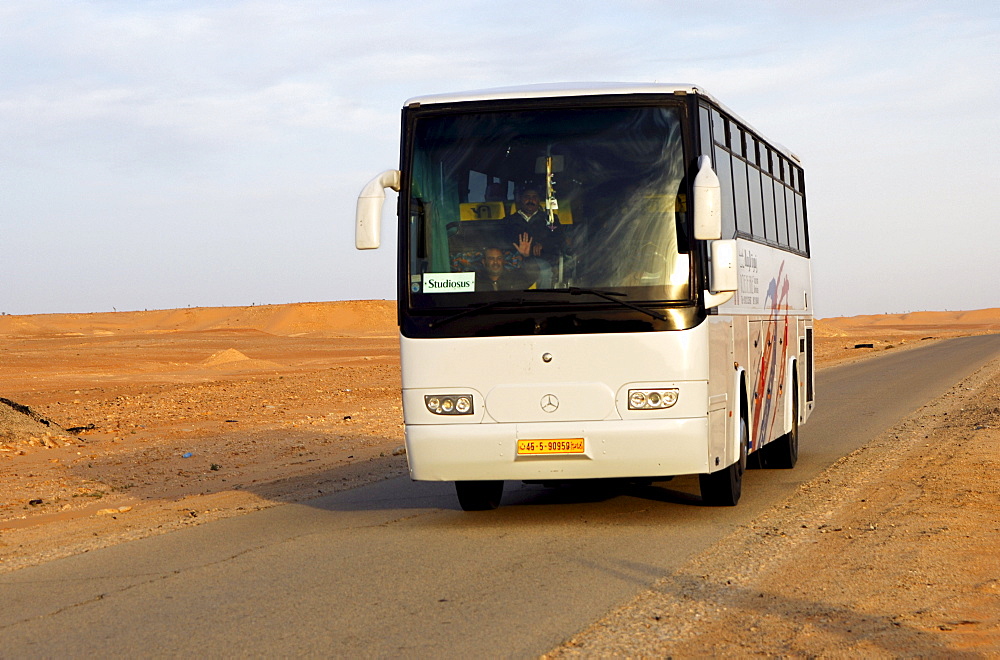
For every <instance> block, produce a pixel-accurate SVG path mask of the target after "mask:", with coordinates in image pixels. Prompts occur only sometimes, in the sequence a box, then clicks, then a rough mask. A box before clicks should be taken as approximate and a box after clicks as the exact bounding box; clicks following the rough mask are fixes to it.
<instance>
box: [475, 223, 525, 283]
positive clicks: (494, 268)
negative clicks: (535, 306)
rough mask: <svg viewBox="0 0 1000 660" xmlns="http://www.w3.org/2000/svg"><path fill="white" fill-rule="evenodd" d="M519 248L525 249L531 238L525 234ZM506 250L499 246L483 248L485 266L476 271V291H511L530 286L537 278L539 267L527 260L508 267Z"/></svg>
mask: <svg viewBox="0 0 1000 660" xmlns="http://www.w3.org/2000/svg"><path fill="white" fill-rule="evenodd" d="M523 238H524V240H523V241H522V242H521V243H520V245H521V247H519V248H518V251H519V252H520V251H521V249H522V248H524V249H525V250H527V249H528V247H529V246H530V244H531V239H530V238H529V237H528V236H527V235H526V234H525V235H524V237H523ZM506 261H507V260H506V259H505V258H504V251H503V250H502V249H500V248H498V247H489V248H486V249H485V250H483V267H482V269H481V270H479V271H478V272H477V273H476V291H511V290H521V291H523V290H524V289H527V288H529V287H530V286H531V285H532V284H534V283H535V280H536V279H537V268H535V267H534V266H533V264H531V263H529V262H528V261H527V260H522V262H521V266H520V267H512V268H508V267H507V264H506Z"/></svg>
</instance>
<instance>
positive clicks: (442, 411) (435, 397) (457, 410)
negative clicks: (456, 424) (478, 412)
mask: <svg viewBox="0 0 1000 660" xmlns="http://www.w3.org/2000/svg"><path fill="white" fill-rule="evenodd" d="M424 405H425V406H427V410H429V411H431V412H432V413H434V414H435V415H471V414H472V413H473V408H474V406H473V405H472V395H471V394H428V395H425V396H424Z"/></svg>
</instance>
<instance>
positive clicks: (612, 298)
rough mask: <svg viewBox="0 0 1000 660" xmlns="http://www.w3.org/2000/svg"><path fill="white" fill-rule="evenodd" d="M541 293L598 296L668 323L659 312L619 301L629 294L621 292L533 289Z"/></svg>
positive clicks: (572, 288)
mask: <svg viewBox="0 0 1000 660" xmlns="http://www.w3.org/2000/svg"><path fill="white" fill-rule="evenodd" d="M532 291H536V292H539V293H568V294H569V295H571V296H581V295H583V294H590V295H592V296H597V297H598V298H604V299H605V300H610V301H611V302H613V303H616V304H618V305H621V306H622V307H628V308H629V309H634V310H636V311H638V312H642V313H643V314H648V315H649V316H652V317H653V318H654V319H656V320H658V321H666V320H667V317H666V316H664V315H663V314H660V313H659V312H654V311H653V310H651V309H646V308H645V307H640V306H639V305H634V304H632V303H630V302H628V301H627V300H619V299H618V297H621V296H626V295H628V294H625V293H622V292H620V291H602V290H601V289H582V288H580V287H576V286H571V287H569V288H568V289H532Z"/></svg>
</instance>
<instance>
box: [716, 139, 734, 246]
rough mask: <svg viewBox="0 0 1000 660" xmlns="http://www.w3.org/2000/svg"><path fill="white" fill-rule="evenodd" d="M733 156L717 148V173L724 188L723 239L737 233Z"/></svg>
mask: <svg viewBox="0 0 1000 660" xmlns="http://www.w3.org/2000/svg"><path fill="white" fill-rule="evenodd" d="M731 161H732V156H730V155H729V152H728V151H726V150H725V149H723V148H722V147H720V146H718V145H716V147H715V173H716V174H718V175H719V185H720V186H721V187H722V237H723V238H731V237H732V236H733V235H734V234H735V233H736V216H735V213H734V209H733V170H732V164H731Z"/></svg>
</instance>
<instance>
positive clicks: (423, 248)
mask: <svg viewBox="0 0 1000 660" xmlns="http://www.w3.org/2000/svg"><path fill="white" fill-rule="evenodd" d="M410 127H411V130H412V133H411V136H412V139H411V141H410V153H409V170H410V180H409V192H408V199H407V200H406V201H407V204H408V207H407V208H408V215H407V218H408V220H407V223H406V225H407V227H406V232H405V237H404V240H405V247H404V250H405V251H406V255H407V261H408V274H409V280H408V285H409V307H410V308H411V309H413V310H419V309H421V308H439V309H440V308H464V307H469V306H473V305H482V304H485V303H495V302H496V301H503V300H507V299H509V300H521V299H531V298H533V297H537V298H545V299H549V300H552V299H553V295H552V294H553V290H561V289H566V290H568V289H574V290H579V289H590V290H598V291H601V292H605V293H608V292H611V293H612V294H613V295H614V296H620V297H621V298H622V299H627V300H628V301H631V302H633V303H634V302H636V301H640V302H663V303H677V302H686V301H688V300H689V299H690V297H691V289H692V287H691V286H690V279H691V263H690V259H689V255H688V253H687V252H688V248H687V245H686V244H687V239H686V238H685V233H684V232H685V229H684V228H685V226H686V224H685V213H686V199H685V195H684V193H683V190H684V188H683V179H684V176H685V159H684V152H683V144H682V139H681V135H682V130H681V120H680V110H679V108H678V107H671V106H643V107H592V108H586V107H584V108H580V107H576V108H560V109H544V110H542V109H539V110H508V111H479V112H476V113H468V114H458V113H436V114H432V113H428V114H426V115H419V114H418V115H417V116H416V118H415V119H414V120H413V122H411V124H410ZM559 299H561V300H568V297H566V296H561V297H559Z"/></svg>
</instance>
